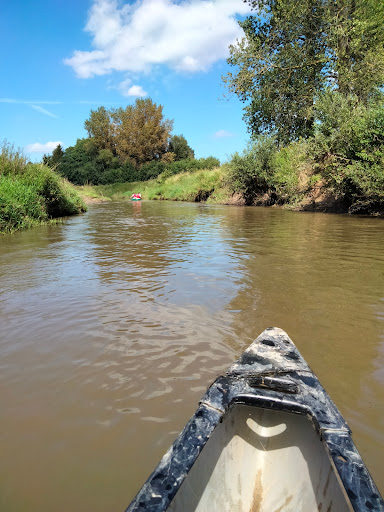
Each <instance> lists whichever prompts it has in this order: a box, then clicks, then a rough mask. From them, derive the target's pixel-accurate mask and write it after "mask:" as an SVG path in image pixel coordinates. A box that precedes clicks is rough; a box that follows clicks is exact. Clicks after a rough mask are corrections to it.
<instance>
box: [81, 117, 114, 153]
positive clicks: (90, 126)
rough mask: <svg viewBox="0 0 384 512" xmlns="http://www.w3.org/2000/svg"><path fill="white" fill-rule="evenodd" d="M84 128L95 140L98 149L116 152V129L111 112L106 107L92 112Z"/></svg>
mask: <svg viewBox="0 0 384 512" xmlns="http://www.w3.org/2000/svg"><path fill="white" fill-rule="evenodd" d="M84 128H85V129H86V130H87V132H88V136H89V137H90V138H92V139H93V141H94V143H95V145H96V147H97V149H99V150H100V149H108V150H110V151H112V153H113V154H116V151H115V127H114V124H113V122H112V115H111V112H110V111H108V110H107V109H106V108H105V107H99V108H98V109H97V110H91V112H90V114H89V118H88V119H87V120H86V121H85V122H84Z"/></svg>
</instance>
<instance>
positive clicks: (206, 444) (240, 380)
mask: <svg viewBox="0 0 384 512" xmlns="http://www.w3.org/2000/svg"><path fill="white" fill-rule="evenodd" d="M141 510H146V511H149V512H163V511H172V512H179V511H180V512H181V511H183V512H189V511H191V512H192V511H198V512H202V511H208V512H215V511H220V512H222V511H224V512H225V511H228V512H229V511H231V512H232V511H239V512H243V511H244V512H251V511H255V512H256V511H257V512H270V511H273V510H279V511H281V512H312V511H313V512H318V511H319V510H323V511H327V512H332V511H333V512H344V511H352V512H363V511H364V512H367V511H376V512H379V511H380V512H383V511H384V501H383V500H382V498H381V496H380V493H379V491H378V490H377V488H376V486H375V484H374V482H373V481H372V478H371V476H370V474H369V472H368V470H367V469H366V467H365V465H364V463H363V461H362V459H361V457H360V455H359V453H358V451H357V449H356V447H355V446H354V444H353V441H352V438H351V432H350V429H349V427H348V425H347V424H346V422H345V420H344V419H343V417H342V416H341V414H340V412H339V411H338V409H337V407H336V406H335V404H334V403H333V402H332V400H331V399H330V398H329V396H328V394H327V393H326V391H325V390H324V388H323V387H322V386H321V384H320V382H319V381H318V379H317V378H316V376H315V375H314V374H313V372H312V371H311V369H310V368H309V366H308V365H307V363H306V362H305V360H304V359H303V357H302V356H301V354H300V353H299V352H298V350H297V348H296V347H295V345H294V344H293V342H292V341H291V340H290V338H289V337H288V335H287V334H286V333H285V332H284V331H282V330H281V329H277V328H270V329H266V330H265V331H264V332H263V333H262V334H261V335H260V336H259V337H258V338H257V339H256V340H255V341H254V342H253V343H252V344H251V345H250V347H249V348H248V349H247V350H246V351H245V352H244V353H243V354H242V356H241V357H240V359H239V360H238V361H236V362H235V363H234V364H233V365H232V366H231V367H230V368H229V369H228V371H227V372H226V373H225V374H224V375H222V376H221V377H219V378H218V379H216V381H215V382H214V383H213V384H212V385H211V386H210V387H209V388H208V390H207V392H206V394H205V395H204V396H203V398H202V400H201V401H200V404H199V408H198V409H197V411H196V413H195V414H194V415H193V417H192V418H191V420H190V421H189V422H188V424H187V425H186V427H185V428H184V430H183V431H182V432H181V434H180V435H179V437H178V438H177V439H176V441H175V442H174V444H173V445H172V446H171V448H170V449H169V450H168V452H167V453H166V454H165V455H164V457H163V459H162V460H161V461H160V463H159V465H158V467H157V468H156V469H155V470H154V472H153V473H152V475H151V476H150V477H149V479H148V480H147V482H146V483H145V484H144V486H143V487H142V489H141V490H140V491H139V493H138V495H137V496H136V498H135V499H134V500H133V501H132V503H131V504H130V506H129V507H128V509H127V512H138V511H141Z"/></svg>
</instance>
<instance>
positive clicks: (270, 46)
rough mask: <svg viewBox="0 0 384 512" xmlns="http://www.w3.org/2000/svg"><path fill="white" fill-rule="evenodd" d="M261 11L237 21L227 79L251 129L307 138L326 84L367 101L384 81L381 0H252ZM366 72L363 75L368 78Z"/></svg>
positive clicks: (282, 137)
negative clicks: (231, 69)
mask: <svg viewBox="0 0 384 512" xmlns="http://www.w3.org/2000/svg"><path fill="white" fill-rule="evenodd" d="M248 3H249V4H250V5H251V6H252V7H254V8H255V9H256V8H257V9H258V12H259V15H258V16H250V17H248V18H247V19H246V20H245V21H243V22H240V25H241V27H242V28H243V30H244V38H243V39H242V40H241V41H238V42H237V44H236V45H233V46H231V47H230V58H229V59H228V62H229V64H230V65H232V66H234V67H236V71H235V72H234V73H228V75H227V76H226V77H224V81H225V82H226V84H227V85H228V87H229V91H230V92H232V93H235V94H237V95H238V97H239V98H240V100H241V101H243V102H246V103H247V105H246V107H245V109H244V110H245V115H244V118H245V120H246V122H247V124H248V128H249V130H250V132H251V133H252V134H253V135H256V136H257V135H260V134H261V133H265V132H267V133H268V132H269V133H272V134H276V140H277V143H278V144H281V143H282V144H286V143H289V142H290V141H293V140H297V139H299V138H300V137H304V138H308V137H310V136H311V135H312V134H313V131H314V126H315V109H314V106H315V102H316V97H317V96H318V95H319V93H320V92H321V91H323V90H324V89H325V88H327V87H330V88H332V89H338V90H339V91H340V92H341V93H343V94H348V93H349V94H350V93H351V92H352V93H353V94H355V95H357V96H358V97H359V100H360V101H367V100H368V99H369V98H370V97H371V96H372V95H374V94H375V93H376V92H377V91H378V90H379V88H380V87H381V85H382V84H383V83H384V45H383V41H384V28H383V26H384V25H383V24H382V20H383V15H384V4H383V2H382V0H302V1H301V2H298V1H297V0H248ZM365 76H367V77H368V78H367V79H366V80H364V79H363V78H364V77H365Z"/></svg>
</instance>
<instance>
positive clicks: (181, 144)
mask: <svg viewBox="0 0 384 512" xmlns="http://www.w3.org/2000/svg"><path fill="white" fill-rule="evenodd" d="M168 152H170V153H174V155H175V161H178V160H185V159H190V160H191V159H193V158H195V152H194V151H193V149H192V148H190V147H189V145H188V142H187V139H186V138H185V137H184V136H183V135H173V136H172V137H171V138H170V140H169V145H168Z"/></svg>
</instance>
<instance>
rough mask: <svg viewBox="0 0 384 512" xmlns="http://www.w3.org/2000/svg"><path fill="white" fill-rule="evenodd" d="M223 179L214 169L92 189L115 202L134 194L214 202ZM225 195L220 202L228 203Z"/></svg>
mask: <svg viewBox="0 0 384 512" xmlns="http://www.w3.org/2000/svg"><path fill="white" fill-rule="evenodd" d="M222 180H223V171H222V169H221V168H215V169H205V170H197V171H189V172H185V173H181V174H175V175H172V176H169V175H168V173H167V172H164V173H163V174H161V175H160V176H158V177H157V178H155V179H152V180H148V181H136V182H132V183H114V184H112V185H99V186H96V187H92V190H93V191H94V192H93V193H94V194H96V195H101V196H103V197H110V198H112V199H128V198H129V197H130V196H131V195H132V194H133V193H134V192H140V193H141V195H142V197H143V199H152V200H154V199H160V200H161V199H167V200H170V201H192V202H194V201H206V200H209V201H210V202H215V199H216V194H217V192H218V190H220V187H221V186H222ZM91 193H92V192H91ZM222 196H223V195H221V202H225V201H224V200H223V197H222Z"/></svg>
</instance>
